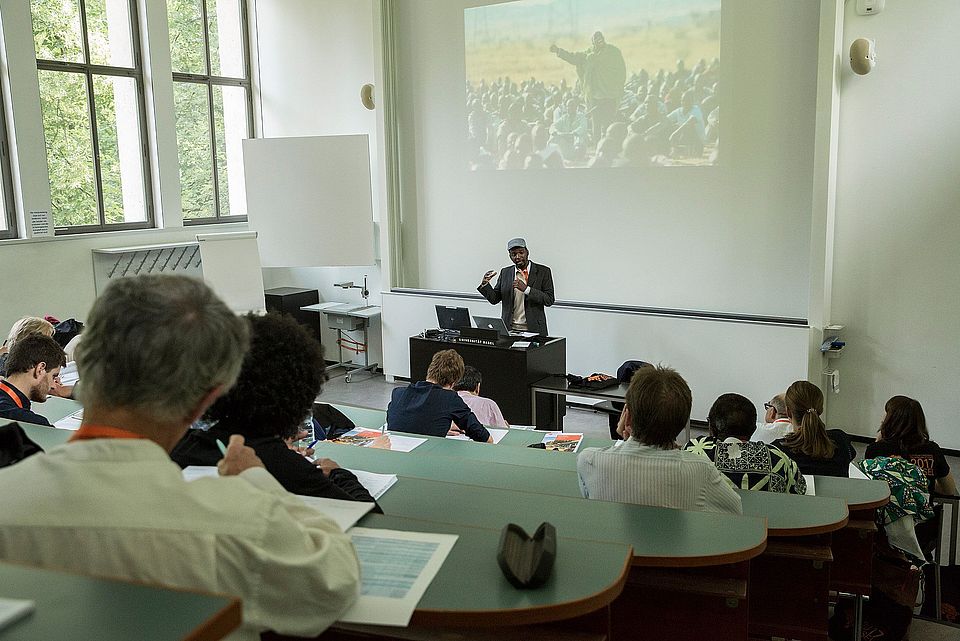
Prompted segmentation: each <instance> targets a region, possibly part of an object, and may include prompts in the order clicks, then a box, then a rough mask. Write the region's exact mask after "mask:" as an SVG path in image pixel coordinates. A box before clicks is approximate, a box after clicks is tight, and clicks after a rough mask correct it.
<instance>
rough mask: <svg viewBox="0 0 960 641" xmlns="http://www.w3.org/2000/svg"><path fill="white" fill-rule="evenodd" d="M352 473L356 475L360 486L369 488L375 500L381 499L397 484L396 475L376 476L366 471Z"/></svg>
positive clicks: (368, 490)
mask: <svg viewBox="0 0 960 641" xmlns="http://www.w3.org/2000/svg"><path fill="white" fill-rule="evenodd" d="M350 471H351V472H353V473H354V474H355V475H356V477H357V480H358V481H360V485H362V486H363V487H365V488H367V492H370V496H372V497H373V498H375V499H379V498H380V497H381V496H383V495H384V494H386V492H387V490H389V489H390V488H391V487H393V484H394V483H396V482H397V475H396V474H376V473H374V472H366V471H364V470H350Z"/></svg>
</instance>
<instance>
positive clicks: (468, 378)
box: [453, 365, 510, 427]
mask: <svg viewBox="0 0 960 641" xmlns="http://www.w3.org/2000/svg"><path fill="white" fill-rule="evenodd" d="M482 382H483V376H482V375H481V374H480V370H478V369H477V368H476V367H472V366H470V365H466V366H465V367H464V368H463V376H462V377H461V378H460V380H459V381H457V384H456V385H454V386H453V389H454V391H455V392H456V393H457V394H459V395H460V398H462V399H463V402H464V403H466V404H467V407H469V408H470V411H471V412H473V415H474V416H476V417H477V420H478V421H480V422H481V423H483V424H484V425H487V426H490V427H510V423H507V419H505V418H503V412H501V411H500V406H499V405H497V402H496V401H495V400H493V399H491V398H485V397H483V396H480V383H482Z"/></svg>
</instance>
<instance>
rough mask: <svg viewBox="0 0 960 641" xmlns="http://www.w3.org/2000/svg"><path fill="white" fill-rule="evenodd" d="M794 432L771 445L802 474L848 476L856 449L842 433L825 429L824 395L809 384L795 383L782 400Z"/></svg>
mask: <svg viewBox="0 0 960 641" xmlns="http://www.w3.org/2000/svg"><path fill="white" fill-rule="evenodd" d="M783 400H784V402H785V403H786V405H787V416H788V417H789V419H790V424H791V425H792V426H793V432H792V433H791V434H789V435H787V436H786V437H784V438H781V439H777V440H776V441H774V442H773V444H774V445H775V446H777V447H779V448H780V449H781V450H783V451H784V452H786V453H787V456H789V457H790V458H792V459H793V460H794V461H796V462H797V465H799V466H800V471H801V472H803V473H804V474H819V475H821V476H850V461H852V460H853V459H854V458H855V457H856V455H857V452H856V450H854V449H853V445H851V444H850V437H849V436H847V433H846V432H844V431H843V430H828V429H827V426H826V425H824V424H823V421H822V420H821V419H820V415H821V414H822V413H823V392H821V391H820V388H819V387H817V386H816V385H814V384H813V383H811V382H809V381H797V382H795V383H794V384H793V385H791V386H790V387H789V388H788V389H787V393H786V394H784V397H783Z"/></svg>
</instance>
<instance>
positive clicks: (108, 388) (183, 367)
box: [0, 275, 360, 641]
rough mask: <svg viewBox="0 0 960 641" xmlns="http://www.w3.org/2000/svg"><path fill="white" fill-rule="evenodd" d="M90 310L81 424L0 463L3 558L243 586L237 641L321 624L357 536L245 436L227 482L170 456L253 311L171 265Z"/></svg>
mask: <svg viewBox="0 0 960 641" xmlns="http://www.w3.org/2000/svg"><path fill="white" fill-rule="evenodd" d="M88 321H89V322H88V325H87V328H86V331H85V332H84V339H83V342H81V343H80V347H79V349H78V352H77V365H78V367H79V371H80V375H81V377H82V379H83V403H84V414H83V424H82V425H81V426H80V429H79V430H78V431H76V432H74V435H73V437H72V438H71V440H70V442H68V443H65V444H64V445H60V446H58V447H55V448H53V449H51V450H49V451H48V452H47V453H46V454H44V455H41V456H31V457H30V458H28V459H25V460H23V461H20V462H19V463H17V464H16V465H11V466H10V467H7V468H3V469H0V488H4V491H2V492H0V560H4V561H10V562H14V563H20V564H26V565H35V566H41V567H45V568H56V569H59V570H62V571H66V572H75V573H81V574H92V575H96V576H102V577H113V578H118V579H133V580H136V581H142V582H144V583H153V584H157V585H163V586H167V587H171V588H183V589H187V590H199V591H203V592H215V593H219V594H231V595H234V596H237V597H239V598H240V599H241V600H242V603H243V613H242V617H243V618H242V627H241V628H240V630H238V632H237V633H236V634H235V635H231V637H230V638H231V639H233V640H234V641H236V640H237V639H249V640H251V641H252V640H253V639H259V632H260V631H262V630H265V629H271V630H274V631H276V632H278V633H280V634H287V635H293V636H305V637H313V636H316V635H318V634H320V633H321V632H323V631H324V630H325V629H326V628H327V627H328V626H330V624H331V623H333V622H334V621H336V620H337V619H338V618H340V616H341V615H342V614H343V612H344V611H345V610H346V609H347V608H348V607H349V606H350V605H351V604H352V603H353V601H354V600H355V599H356V597H357V593H358V591H359V587H360V568H359V565H358V563H357V557H356V554H355V552H354V549H353V545H352V544H351V542H350V537H349V536H347V535H346V534H344V533H343V532H341V531H340V528H339V527H337V524H336V523H335V522H334V521H333V520H332V519H330V518H329V517H328V516H326V515H325V514H322V513H320V512H318V511H316V510H313V509H310V508H309V507H307V506H306V505H304V504H303V503H302V502H301V501H300V499H298V498H296V497H294V496H293V495H291V494H290V493H288V492H287V491H286V490H284V489H283V487H282V486H281V485H280V484H279V483H277V481H276V479H274V478H273V477H272V476H270V474H269V473H268V472H267V471H266V470H265V469H264V467H263V463H262V462H261V461H260V459H259V458H258V457H257V455H256V454H255V453H254V452H253V450H252V449H250V448H249V447H246V446H245V445H244V444H243V437H242V436H240V435H237V434H234V435H232V436H231V437H230V443H229V445H228V446H227V451H226V454H225V455H224V457H223V459H222V460H221V461H220V462H219V464H218V468H219V470H220V478H203V479H198V480H196V481H192V482H187V481H184V479H183V475H182V473H181V471H180V468H179V467H178V466H177V465H176V463H174V462H173V461H171V460H170V456H169V452H170V450H172V449H173V446H174V445H176V443H177V442H178V441H179V440H180V439H181V438H182V437H183V435H184V433H185V432H186V431H187V428H188V427H189V425H190V424H191V423H192V422H193V421H194V420H196V419H197V417H199V416H200V415H201V414H202V413H203V412H204V410H206V409H207V407H208V406H209V405H210V404H211V403H212V402H213V401H214V400H216V399H217V397H219V396H220V395H221V394H222V393H223V392H224V391H225V390H227V389H229V388H230V386H231V385H233V382H234V380H236V378H237V374H238V373H239V371H240V366H241V364H242V362H243V355H244V352H245V351H246V348H247V343H248V336H247V335H248V329H247V323H246V322H245V321H244V320H243V319H242V318H239V317H237V316H236V315H235V314H234V313H233V312H232V311H231V310H230V309H229V308H228V307H227V306H226V305H225V304H224V303H223V302H221V301H220V299H218V298H217V297H216V295H215V294H214V293H213V292H212V291H211V290H210V288H209V287H207V286H206V285H205V284H204V283H203V282H202V281H201V280H199V279H195V278H190V277H186V276H166V275H145V276H136V277H129V278H118V279H115V280H114V281H112V282H111V283H110V284H109V285H108V286H107V288H106V289H105V290H104V292H103V293H102V294H101V295H100V297H99V298H98V299H97V300H96V302H95V303H94V305H93V308H92V309H91V311H90V315H89V318H88Z"/></svg>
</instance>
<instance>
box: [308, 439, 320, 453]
mask: <svg viewBox="0 0 960 641" xmlns="http://www.w3.org/2000/svg"><path fill="white" fill-rule="evenodd" d="M319 442H320V439H318V438H317V439H314V440H313V443H311V444H310V445H308V446H307V449H308V450H309V449H310V448H311V447H313V446H314V445H316V444H317V443H319Z"/></svg>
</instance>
